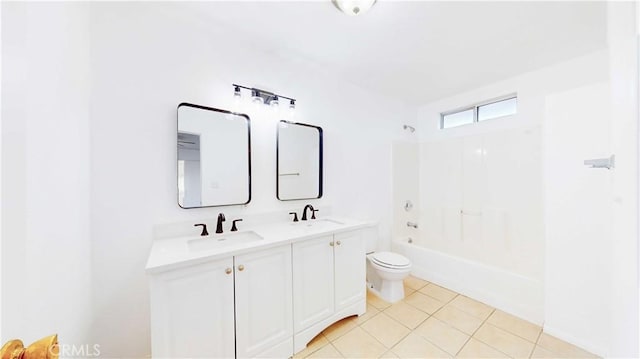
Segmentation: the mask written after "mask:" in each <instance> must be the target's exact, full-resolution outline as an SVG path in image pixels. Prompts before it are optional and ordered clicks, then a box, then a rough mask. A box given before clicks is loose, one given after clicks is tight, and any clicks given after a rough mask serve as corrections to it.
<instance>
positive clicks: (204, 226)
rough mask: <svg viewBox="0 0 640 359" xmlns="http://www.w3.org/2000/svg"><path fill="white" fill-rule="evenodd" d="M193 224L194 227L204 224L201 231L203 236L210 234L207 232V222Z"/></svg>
mask: <svg viewBox="0 0 640 359" xmlns="http://www.w3.org/2000/svg"><path fill="white" fill-rule="evenodd" d="M193 226H194V227H197V226H202V233H200V235H201V236H203V237H204V236H208V235H209V232H207V225H206V224H204V223H198V224H194V225H193Z"/></svg>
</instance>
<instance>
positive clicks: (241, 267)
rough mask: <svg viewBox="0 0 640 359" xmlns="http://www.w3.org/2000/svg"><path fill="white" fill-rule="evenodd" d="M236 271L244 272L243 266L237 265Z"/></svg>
mask: <svg viewBox="0 0 640 359" xmlns="http://www.w3.org/2000/svg"><path fill="white" fill-rule="evenodd" d="M238 270H239V271H240V272H242V271H243V270H244V266H243V265H242V264H241V265H239V266H238Z"/></svg>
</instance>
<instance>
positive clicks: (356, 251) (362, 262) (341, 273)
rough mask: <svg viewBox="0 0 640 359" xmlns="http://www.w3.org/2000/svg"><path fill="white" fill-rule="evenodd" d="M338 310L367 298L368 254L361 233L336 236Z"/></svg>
mask: <svg viewBox="0 0 640 359" xmlns="http://www.w3.org/2000/svg"><path fill="white" fill-rule="evenodd" d="M334 241H335V249H334V260H335V291H336V296H335V298H336V310H340V309H342V308H344V307H347V306H349V305H351V304H353V303H355V302H357V301H358V300H362V299H364V298H365V296H366V252H365V245H364V244H365V242H364V238H363V236H362V233H361V232H360V231H353V232H347V233H340V234H336V235H335V236H334Z"/></svg>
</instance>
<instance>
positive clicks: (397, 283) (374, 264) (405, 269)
mask: <svg viewBox="0 0 640 359" xmlns="http://www.w3.org/2000/svg"><path fill="white" fill-rule="evenodd" d="M377 242H378V241H377V236H373V238H368V239H367V288H369V290H370V291H372V292H373V293H374V294H376V295H377V296H378V297H380V298H382V299H384V300H385V301H387V302H389V303H394V302H397V301H399V300H402V299H403V298H404V284H403V282H402V280H403V279H405V278H406V277H407V276H408V275H409V273H411V266H412V265H411V261H410V260H409V259H408V258H406V257H405V256H403V255H400V254H398V253H393V252H375V247H376V245H377Z"/></svg>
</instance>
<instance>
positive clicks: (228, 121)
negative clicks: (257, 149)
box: [178, 103, 251, 208]
mask: <svg viewBox="0 0 640 359" xmlns="http://www.w3.org/2000/svg"><path fill="white" fill-rule="evenodd" d="M250 200H251V125H250V120H249V116H247V115H243V114H238V113H233V112H229V111H225V110H219V109H215V108H210V107H205V106H199V105H193V104H189V103H181V104H180V105H179V106H178V204H179V205H180V207H182V208H200V207H213V206H229V205H237V204H247V203H249V201H250Z"/></svg>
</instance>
